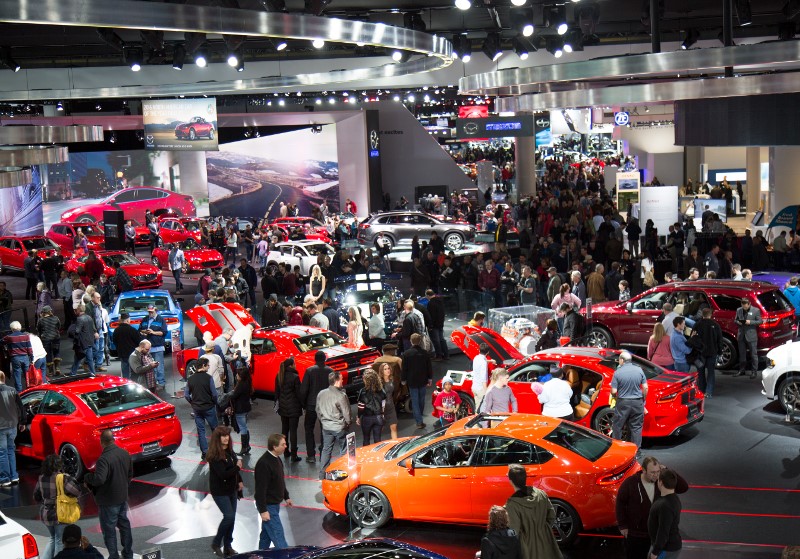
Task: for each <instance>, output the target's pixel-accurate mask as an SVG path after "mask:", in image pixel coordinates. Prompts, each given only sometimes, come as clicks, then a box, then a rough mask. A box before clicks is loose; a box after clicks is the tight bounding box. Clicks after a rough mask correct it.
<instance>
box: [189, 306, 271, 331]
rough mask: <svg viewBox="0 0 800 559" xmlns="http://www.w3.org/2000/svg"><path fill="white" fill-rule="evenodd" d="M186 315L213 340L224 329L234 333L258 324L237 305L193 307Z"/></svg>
mask: <svg viewBox="0 0 800 559" xmlns="http://www.w3.org/2000/svg"><path fill="white" fill-rule="evenodd" d="M186 315H187V316H188V317H189V318H191V319H192V322H194V323H195V325H196V326H197V328H198V329H199V330H200V331H201V332H202V333H203V334H205V333H206V332H210V333H211V335H212V336H214V337H215V338H216V337H217V336H219V335H220V334H222V332H223V331H224V330H225V329H226V328H232V329H233V331H234V332H235V331H237V330H239V329H240V328H243V327H244V326H245V325H246V324H250V323H251V322H252V323H255V324H258V322H256V320H255V319H254V318H253V317H252V315H251V314H250V313H249V312H247V311H246V310H245V309H244V307H242V306H241V305H240V304H238V303H211V304H208V305H203V306H202V307H193V308H191V309H189V310H188V311H186Z"/></svg>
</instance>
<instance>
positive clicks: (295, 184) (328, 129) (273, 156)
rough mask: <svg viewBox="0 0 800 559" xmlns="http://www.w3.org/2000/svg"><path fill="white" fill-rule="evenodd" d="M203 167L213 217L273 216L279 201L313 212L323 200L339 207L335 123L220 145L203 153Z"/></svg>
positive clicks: (332, 208)
mask: <svg viewBox="0 0 800 559" xmlns="http://www.w3.org/2000/svg"><path fill="white" fill-rule="evenodd" d="M206 171H207V174H208V198H209V204H210V208H209V212H210V214H211V215H212V216H218V215H226V216H238V217H254V218H260V217H270V218H276V217H279V216H280V203H281V202H284V203H285V204H297V208H298V209H299V212H300V215H311V212H312V210H313V209H314V208H316V207H318V206H319V205H320V204H321V203H322V201H323V200H325V202H326V203H327V205H328V208H329V210H330V211H331V213H335V212H338V211H339V158H338V155H337V149H336V126H335V125H328V126H323V127H322V131H321V132H319V133H312V132H311V130H310V129H306V130H296V131H293V132H286V133H283V134H275V135H273V136H265V137H262V138H253V139H249V140H243V141H241V142H234V143H229V144H223V145H221V146H220V151H219V152H218V153H207V154H206Z"/></svg>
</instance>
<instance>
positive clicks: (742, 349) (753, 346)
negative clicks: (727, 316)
mask: <svg viewBox="0 0 800 559" xmlns="http://www.w3.org/2000/svg"><path fill="white" fill-rule="evenodd" d="M735 322H736V324H737V325H738V326H739V331H738V332H737V334H736V340H737V341H738V342H739V372H738V373H736V374H735V375H733V376H735V377H738V376H740V375H743V374H744V369H745V366H746V364H747V350H750V378H752V379H754V378H756V375H757V374H758V325H759V324H761V323H762V322H764V321H763V320H762V319H761V310H760V309H758V308H756V307H754V306H752V304H751V303H750V299H748V298H747V297H742V306H741V307H739V308H738V309H736V319H735Z"/></svg>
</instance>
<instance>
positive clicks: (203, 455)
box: [200, 452, 206, 462]
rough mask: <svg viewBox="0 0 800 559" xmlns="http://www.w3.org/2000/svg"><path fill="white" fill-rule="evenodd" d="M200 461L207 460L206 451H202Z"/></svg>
mask: <svg viewBox="0 0 800 559" xmlns="http://www.w3.org/2000/svg"><path fill="white" fill-rule="evenodd" d="M200 461H201V462H205V461H206V453H205V452H201V453H200Z"/></svg>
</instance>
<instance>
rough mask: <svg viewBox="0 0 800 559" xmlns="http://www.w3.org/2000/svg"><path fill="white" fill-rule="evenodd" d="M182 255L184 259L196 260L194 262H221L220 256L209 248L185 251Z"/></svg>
mask: <svg viewBox="0 0 800 559" xmlns="http://www.w3.org/2000/svg"><path fill="white" fill-rule="evenodd" d="M183 254H184V255H185V256H186V258H191V259H196V260H221V259H222V255H221V254H220V253H219V251H217V250H213V249H210V248H198V249H195V250H185V251H183Z"/></svg>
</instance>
